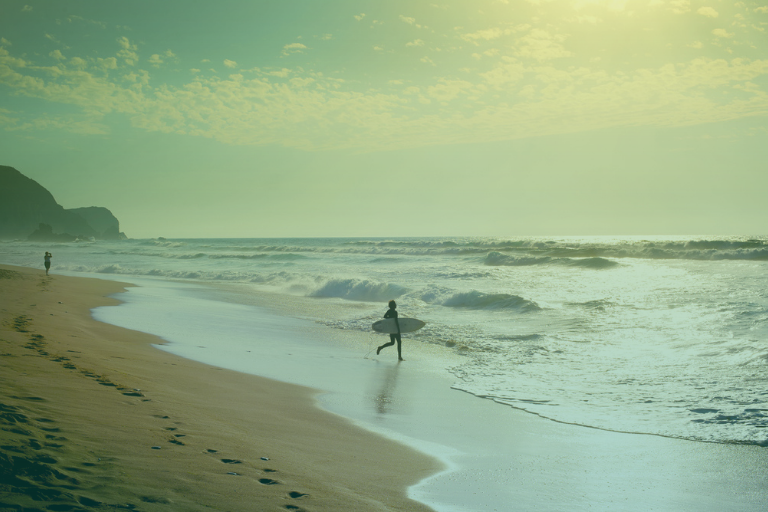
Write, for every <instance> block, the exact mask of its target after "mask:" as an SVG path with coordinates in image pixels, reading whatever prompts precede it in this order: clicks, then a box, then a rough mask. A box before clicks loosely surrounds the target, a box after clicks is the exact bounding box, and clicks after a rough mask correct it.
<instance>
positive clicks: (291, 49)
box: [283, 43, 307, 55]
mask: <svg viewBox="0 0 768 512" xmlns="http://www.w3.org/2000/svg"><path fill="white" fill-rule="evenodd" d="M306 49H307V47H306V45H304V44H301V43H290V44H287V45H285V46H283V55H291V54H294V53H302V52H303V51H304V50H306Z"/></svg>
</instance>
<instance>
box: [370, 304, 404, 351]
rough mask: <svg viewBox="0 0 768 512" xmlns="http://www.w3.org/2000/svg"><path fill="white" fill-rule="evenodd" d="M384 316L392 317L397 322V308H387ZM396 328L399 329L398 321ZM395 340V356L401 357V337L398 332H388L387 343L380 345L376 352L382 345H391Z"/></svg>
mask: <svg viewBox="0 0 768 512" xmlns="http://www.w3.org/2000/svg"><path fill="white" fill-rule="evenodd" d="M384 318H394V319H395V322H397V310H396V309H393V308H390V309H388V310H387V312H386V313H384ZM397 329H398V331H399V330H400V324H399V323H398V324H397ZM395 341H397V357H398V359H402V357H401V345H402V339H401V338H400V332H397V333H395V334H390V335H389V343H386V344H384V345H382V346H381V347H379V350H378V351H377V352H376V353H377V354H378V353H379V351H381V349H382V348H384V347H391V346H392V345H394V344H395Z"/></svg>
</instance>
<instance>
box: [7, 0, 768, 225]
mask: <svg viewBox="0 0 768 512" xmlns="http://www.w3.org/2000/svg"><path fill="white" fill-rule="evenodd" d="M767 30H768V0H758V1H733V0H705V1H701V2H698V1H693V0H461V1H458V0H450V1H443V0H424V1H421V0H407V1H401V0H386V1H381V0H378V1H365V0H360V1H352V0H326V1H322V2H321V1H312V0H304V1H295V0H274V1H260V0H247V1H235V0H219V1H216V2H213V1H199V0H164V1H162V2H157V1H147V0H137V1H131V2H106V1H102V0H99V1H93V0H80V1H77V0H75V1H67V2H62V1H60V0H56V1H36V0H23V1H16V0H3V1H2V2H0V165H10V166H13V167H15V168H16V169H18V170H19V171H20V172H22V173H23V174H24V175H26V176H28V177H30V178H32V179H34V180H36V181H38V182H39V183H40V184H41V185H43V186H44V187H46V188H47V189H48V190H49V191H50V192H51V193H52V194H53V195H54V197H55V198H56V200H57V201H58V202H59V203H60V204H61V205H63V206H64V207H66V208H74V207H81V206H105V207H107V208H109V209H110V210H111V211H112V212H113V213H114V214H115V216H117V218H118V219H119V220H120V223H121V229H122V230H123V231H125V232H126V234H127V235H128V236H129V237H132V238H144V237H158V236H164V237H166V238H179V237H326V236H334V237H344V236H364V237H374V236H381V237H396V236H500V237H514V236H535V235H539V236H568V235H753V236H757V235H766V234H768V232H766V231H767V230H766V226H768V222H767V221H768V201H766V192H768V166H767V165H766V161H768V33H767V32H766V31H767Z"/></svg>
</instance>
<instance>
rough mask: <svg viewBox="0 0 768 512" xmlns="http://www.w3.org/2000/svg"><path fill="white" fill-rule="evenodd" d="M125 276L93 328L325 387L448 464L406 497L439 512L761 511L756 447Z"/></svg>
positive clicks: (330, 404) (371, 423)
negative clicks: (560, 418) (522, 405)
mask: <svg viewBox="0 0 768 512" xmlns="http://www.w3.org/2000/svg"><path fill="white" fill-rule="evenodd" d="M121 279H122V280H126V281H129V282H135V284H138V285H140V286H139V287H137V288H131V289H129V290H128V291H127V292H126V293H124V294H121V295H120V299H121V300H122V301H124V303H123V304H121V305H119V306H115V307H102V308H98V309H96V310H94V312H93V314H94V317H95V318H96V319H98V320H100V321H103V322H108V323H112V324H115V325H119V326H122V327H126V328H129V329H134V330H139V331H143V332H148V333H151V334H155V335H157V336H160V337H161V338H163V339H165V340H167V341H168V343H167V344H166V345H163V346H161V347H159V348H161V349H163V350H165V351H168V352H172V353H174V354H177V355H180V356H183V357H186V358H190V359H194V360H197V361H201V362H205V363H207V364H210V365H215V366H219V367H222V368H228V369H232V370H236V371H240V372H245V373H252V374H256V375H260V376H264V377H268V378H272V379H275V380H280V381H284V382H289V383H293V384H300V385H303V386H308V387H313V388H316V389H319V390H322V391H324V392H325V393H324V394H323V395H321V396H320V398H319V402H320V405H321V406H322V407H323V408H325V409H327V410H329V411H331V412H334V413H337V414H339V415H342V416H345V417H347V418H350V419H351V420H353V421H354V422H355V423H357V424H358V425H361V426H363V427H365V428H367V429H369V430H372V431H375V432H377V433H379V434H382V435H384V436H387V437H390V438H393V439H395V440H398V441H400V442H402V443H405V444H407V445H409V446H411V447H414V448H416V449H418V450H421V451H423V452H426V453H428V454H430V455H432V456H434V457H436V458H439V459H440V460H442V461H443V462H444V464H445V468H446V469H445V470H444V471H442V472H440V473H438V474H436V475H434V476H432V477H430V478H427V479H426V480H424V481H422V482H421V483H420V484H418V485H416V486H414V487H412V488H411V489H410V492H409V495H410V496H411V497H412V498H414V499H416V500H419V501H422V502H424V503H426V504H428V505H430V506H431V507H433V508H434V509H435V510H438V511H441V512H442V511H486V510H563V511H565V510H568V511H573V510H588V509H589V510H637V511H646V510H698V511H713V512H714V511H723V510H734V511H735V510H740V511H743V510H755V511H757V510H765V509H766V508H768V491H766V489H768V473H766V472H765V471H764V468H765V467H766V463H768V453H766V451H765V449H764V448H760V447H757V446H743V445H726V444H714V443H700V442H691V441H683V440H678V439H669V438H662V437H658V436H651V435H636V434H627V433H617V432H608V431H603V430H597V429H592V428H585V427H581V426H577V425H567V424H561V423H556V422H553V421H551V420H546V419H542V418H539V417H537V416H535V415H532V414H528V413H524V412H521V411H519V410H516V409H513V408H511V407H507V406H503V405H499V404H496V403H493V402H491V401H489V400H482V399H478V398H477V397H474V396H471V395H469V394H466V393H463V392H460V391H456V390H453V389H451V387H450V386H451V383H452V380H451V379H452V378H453V377H450V378H449V375H448V374H447V372H444V371H443V370H442V369H443V368H445V366H444V365H445V361H443V360H440V361H437V362H436V361H435V360H434V358H435V357H438V356H437V355H436V354H435V353H434V352H433V351H432V350H431V349H430V347H426V346H419V345H418V344H415V343H410V342H409V340H408V338H407V335H406V336H404V340H403V341H404V357H405V359H406V362H403V363H400V364H398V363H397V361H396V355H395V353H394V352H393V350H392V349H388V350H389V351H387V350H384V351H382V353H381V355H379V356H376V355H375V346H376V345H377V344H380V343H381V342H382V340H384V338H383V337H381V336H374V335H372V334H364V333H360V332H349V331H340V330H336V329H331V328H329V327H325V326H321V325H317V324H315V323H313V322H309V321H305V320H300V319H296V318H288V317H285V316H280V315H278V314H276V313H275V312H273V311H270V310H269V309H265V308H260V307H254V306H250V305H243V304H237V303H232V302H224V301H221V300H213V299H211V298H210V291H209V290H207V289H205V287H200V286H194V285H187V284H177V283H170V282H164V281H154V280H141V279H139V280H134V279H125V276H121ZM439 357H441V358H442V357H446V356H445V355H444V354H440V356H439ZM452 357H456V356H452ZM551 378H552V379H557V376H556V375H552V376H551ZM363 460H364V454H363ZM361 471H365V468H364V467H361Z"/></svg>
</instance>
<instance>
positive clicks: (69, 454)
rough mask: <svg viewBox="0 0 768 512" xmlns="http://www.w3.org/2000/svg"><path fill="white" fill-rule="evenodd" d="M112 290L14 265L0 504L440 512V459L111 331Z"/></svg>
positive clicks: (310, 401) (0, 330)
mask: <svg viewBox="0 0 768 512" xmlns="http://www.w3.org/2000/svg"><path fill="white" fill-rule="evenodd" d="M124 287H125V285H123V284H121V283H117V282H113V281H103V280H98V279H88V278H75V277H66V276H46V275H45V274H44V272H42V271H40V270H35V269H27V268H20V267H11V266H6V265H0V467H2V469H1V470H0V471H2V475H0V476H1V478H0V506H2V507H3V509H4V510H5V509H10V510H24V509H51V508H50V507H53V509H57V510H59V509H60V510H64V509H65V508H62V507H66V510H99V509H104V510H107V509H110V510H111V509H114V508H128V509H140V510H145V511H151V510H165V511H168V510H229V511H236V510H265V511H268V510H313V511H323V510H328V511H331V510H333V511H343V510H366V511H375V510H408V511H419V510H424V511H426V510H431V509H429V508H428V507H426V506H425V505H422V504H421V503H418V502H415V501H413V500H410V499H408V497H407V496H406V489H407V488H408V486H411V485H413V484H415V483H417V482H418V481H420V480H421V479H423V478H425V477H427V476H429V475H431V474H434V473H435V472H436V471H439V470H440V463H439V462H437V461H435V460H433V459H431V458H429V457H427V456H426V455H423V454H421V453H419V452H416V451H414V450H412V449H410V448H408V447H405V446H403V445H401V444H399V443H397V442H395V441H391V440H388V439H384V438H382V437H379V436H377V435H375V434H372V433H370V432H367V431H365V430H363V429H360V428H358V427H355V426H354V425H352V424H351V423H350V422H349V421H347V420H345V419H344V418H341V417H339V416H336V415H333V414H331V413H327V412H324V411H322V410H320V409H318V408H317V407H315V401H314V397H315V394H316V391H315V390H312V389H309V388H304V387H300V386H295V385H290V384H285V383H280V382H275V381H271V380H268V379H264V378H260V377H256V376H253V375H246V374H242V373H238V372H233V371H228V370H222V369H220V368H215V367H212V366H207V365H203V364H200V363H196V362H194V361H191V360H187V359H182V358H179V357H177V356H174V355H172V354H169V353H167V352H164V351H161V350H157V349H156V348H154V347H153V346H152V345H153V344H158V343H162V341H161V340H160V339H158V338H156V337H154V336H151V335H148V334H143V333H138V332H135V331H129V330H126V329H122V328H119V327H115V326H112V325H108V324H104V323H100V322H97V321H95V320H93V319H92V318H91V314H90V310H91V309H92V308H94V307H98V306H103V305H108V304H116V303H117V300H116V299H112V298H108V296H110V295H113V294H117V293H119V292H120V291H121V290H123V289H124Z"/></svg>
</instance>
